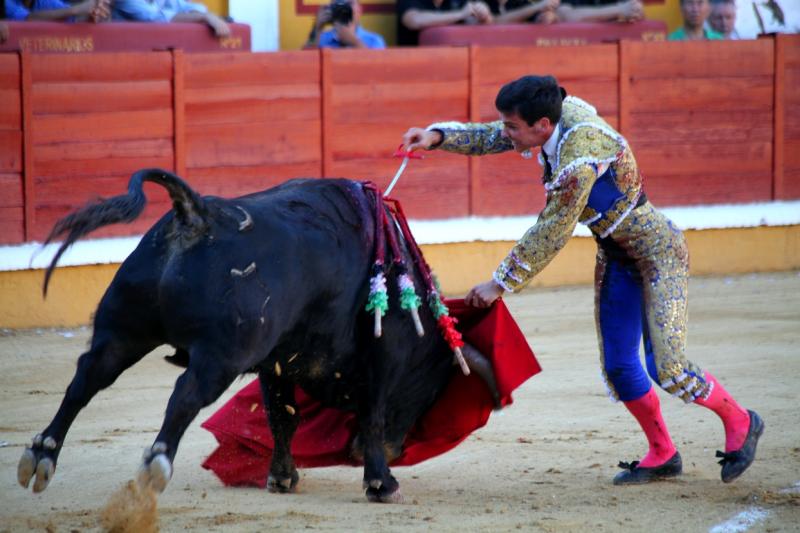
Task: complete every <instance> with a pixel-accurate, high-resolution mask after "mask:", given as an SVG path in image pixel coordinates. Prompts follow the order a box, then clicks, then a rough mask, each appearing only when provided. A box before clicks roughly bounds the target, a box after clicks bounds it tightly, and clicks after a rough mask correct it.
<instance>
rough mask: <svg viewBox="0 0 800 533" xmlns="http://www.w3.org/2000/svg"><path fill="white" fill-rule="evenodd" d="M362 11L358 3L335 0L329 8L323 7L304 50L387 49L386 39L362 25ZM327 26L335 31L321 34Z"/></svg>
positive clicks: (353, 0)
mask: <svg viewBox="0 0 800 533" xmlns="http://www.w3.org/2000/svg"><path fill="white" fill-rule="evenodd" d="M348 6H349V8H350V9H349V10H348V9H347V7H348ZM361 12H362V8H361V4H359V3H358V0H333V2H331V3H330V4H328V5H324V6H320V8H319V10H318V11H317V18H316V20H315V22H314V28H313V29H312V30H311V34H309V36H308V42H307V43H306V46H305V47H306V48H386V42H385V41H384V40H383V37H381V36H380V35H379V34H377V33H373V32H371V31H368V30H365V29H364V28H362V27H361V25H359V21H360V20H361ZM348 13H349V16H348ZM326 24H331V25H333V28H331V29H329V30H326V31H322V28H323V27H324V26H325V25H326Z"/></svg>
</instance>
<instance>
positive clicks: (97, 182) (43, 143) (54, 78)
mask: <svg viewBox="0 0 800 533" xmlns="http://www.w3.org/2000/svg"><path fill="white" fill-rule="evenodd" d="M27 57H28V58H29V60H30V66H31V67H30V70H31V89H30V92H31V95H30V100H31V109H32V113H31V121H30V127H29V130H30V133H31V136H30V139H31V141H30V142H31V148H32V149H31V154H32V158H31V165H32V169H31V170H32V180H30V182H31V185H32V188H33V190H30V191H26V197H27V200H28V202H29V203H30V204H31V207H32V213H31V219H30V220H29V222H30V224H29V227H28V232H27V239H28V240H41V239H42V238H44V237H45V236H46V235H47V233H48V232H49V231H50V228H52V226H53V224H54V223H55V221H56V220H57V219H58V218H60V217H62V216H64V215H65V214H66V213H68V212H69V211H71V210H73V209H75V208H76V207H78V206H81V205H83V204H85V203H86V202H87V201H88V200H91V199H93V198H96V197H98V196H103V197H107V196H113V195H116V194H120V193H122V192H123V191H125V190H126V188H127V182H128V179H129V178H130V175H131V173H133V172H134V171H136V170H137V169H140V168H144V167H163V168H166V169H171V168H172V167H173V154H172V138H173V129H172V56H171V55H170V53H168V52H153V53H121V54H93V55H91V56H78V55H51V54H31V55H29V56H27ZM26 127H27V125H26ZM146 194H147V195H148V200H149V202H148V207H147V208H146V211H145V216H144V217H143V218H142V219H141V220H138V221H136V222H134V223H133V224H131V225H130V226H111V227H109V228H106V229H103V230H101V231H99V232H98V233H97V235H98V236H99V235H126V234H131V233H137V232H142V231H143V230H145V229H146V228H147V227H148V226H149V225H150V224H152V222H153V221H154V220H155V218H157V217H158V216H160V215H161V214H162V213H164V212H165V211H167V210H168V209H169V204H168V198H167V197H166V195H165V194H164V193H163V189H161V188H160V187H157V186H153V185H150V184H148V185H147V186H146Z"/></svg>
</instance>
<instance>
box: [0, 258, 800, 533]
mask: <svg viewBox="0 0 800 533" xmlns="http://www.w3.org/2000/svg"><path fill="white" fill-rule="evenodd" d="M690 292H691V297H690V316H691V318H690V324H689V347H688V355H689V357H690V358H691V359H692V360H694V361H696V362H697V363H699V364H700V365H701V366H703V367H704V368H706V369H708V370H710V371H712V372H713V373H714V374H715V375H716V376H717V378H718V379H719V380H720V381H721V382H722V383H723V384H724V385H725V386H726V387H727V388H728V390H729V391H731V392H732V393H733V394H734V396H735V397H736V398H737V399H738V400H739V401H740V402H741V403H742V404H743V405H744V406H745V407H747V408H750V409H754V410H756V411H758V412H759V413H760V414H761V415H762V417H763V418H764V420H765V422H766V432H765V434H764V437H763V438H762V439H761V443H760V445H759V454H758V459H757V460H756V462H755V463H754V465H753V466H752V467H751V469H750V470H749V471H747V472H746V473H745V474H744V475H743V476H742V477H741V478H740V479H739V480H737V481H736V482H735V483H733V484H730V485H725V484H723V483H722V482H721V481H720V480H719V466H718V465H717V464H716V459H715V458H714V452H715V450H717V449H719V448H721V447H722V446H723V444H724V437H723V432H722V425H721V423H720V422H719V420H718V419H717V418H716V416H715V415H714V414H713V413H711V412H710V411H707V410H705V409H703V408H700V407H697V406H693V405H689V406H687V405H684V404H683V402H681V401H679V400H677V399H674V398H671V397H669V396H668V395H666V394H660V398H661V401H662V406H663V408H664V416H665V419H666V421H667V423H668V424H669V427H670V430H671V432H672V435H673V438H674V440H675V442H676V444H677V445H678V447H679V449H680V451H681V454H682V456H683V460H684V475H683V476H681V477H680V478H678V479H676V480H674V481H669V482H662V483H657V484H651V485H647V486H638V487H614V486H613V485H612V484H611V479H612V477H613V476H614V474H615V473H616V472H617V471H618V469H617V467H616V464H617V462H618V461H619V460H626V461H630V460H634V459H637V458H639V455H640V454H642V453H643V452H644V451H645V441H644V437H643V435H642V434H641V433H640V431H639V430H638V428H637V426H636V425H635V421H634V420H633V419H632V418H631V417H630V416H629V415H628V413H627V411H626V410H625V409H624V407H623V406H622V405H621V404H613V403H611V402H610V401H609V400H608V398H607V396H606V395H605V391H604V387H603V384H602V381H601V380H600V377H599V366H598V355H597V341H596V338H595V333H594V318H593V312H592V302H593V295H592V289H591V287H575V288H562V289H555V290H553V289H550V290H530V291H527V292H525V293H523V294H522V295H519V296H513V297H508V298H507V299H506V301H507V304H508V305H509V307H510V309H511V310H512V313H513V314H514V316H515V317H516V319H517V320H518V322H519V324H520V326H521V327H522V329H523V331H524V332H525V334H526V335H527V337H528V340H529V342H530V344H531V346H532V348H533V350H534V351H535V352H536V355H537V357H538V359H539V361H540V363H541V364H542V366H543V368H544V371H543V372H542V373H541V374H539V375H537V376H535V377H534V378H532V379H531V380H529V381H528V382H527V383H525V384H524V385H523V386H522V387H521V388H520V389H519V390H518V391H517V392H516V393H515V403H514V404H513V405H512V406H511V407H509V408H507V409H506V410H504V411H503V412H501V413H498V414H495V415H493V417H492V418H491V420H490V421H489V424H488V425H487V426H486V427H485V428H483V429H482V430H480V431H478V432H477V433H475V434H474V435H472V436H471V437H470V438H469V439H468V440H467V441H466V442H465V443H464V444H462V445H461V446H459V447H458V448H456V449H455V450H453V451H451V452H450V453H448V454H445V455H444V456H441V457H438V458H436V459H433V460H430V461H428V462H426V463H423V464H421V465H417V466H414V467H406V468H396V469H394V474H395V475H396V476H397V477H398V479H399V481H400V483H401V490H402V492H403V495H404V497H405V502H404V503H403V504H399V505H381V504H369V503H367V501H366V499H365V497H364V495H363V492H362V490H361V476H362V472H361V470H360V469H358V468H344V467H342V468H323V469H307V470H303V471H301V480H300V485H299V491H298V493H297V494H292V495H274V494H270V493H268V492H267V491H265V490H261V489H254V488H247V489H242V488H237V489H234V488H226V487H224V486H222V484H221V483H220V482H219V481H218V480H217V479H216V478H215V477H214V475H213V474H211V473H210V472H208V471H206V470H203V469H202V468H201V467H200V463H201V462H202V460H203V459H204V458H205V457H206V456H207V455H208V454H209V453H210V452H211V451H212V450H213V449H214V446H215V442H214V440H213V438H212V436H211V435H210V434H209V433H207V432H206V431H205V430H203V429H201V428H200V422H201V421H202V420H205V419H206V418H207V417H208V416H209V415H210V414H211V413H212V412H213V411H214V410H215V408H216V407H219V406H220V405H221V403H222V402H224V401H225V400H226V399H227V398H229V397H230V396H231V395H232V394H233V393H235V392H236V391H237V390H239V389H240V388H242V387H243V386H244V385H245V384H246V383H248V382H249V381H250V379H251V378H250V377H244V378H242V379H240V380H238V381H237V382H236V383H234V385H233V386H232V387H231V389H230V390H229V391H228V392H226V393H225V395H223V397H222V398H220V400H219V401H218V402H217V403H216V404H214V405H213V406H210V407H208V408H207V409H205V410H203V411H202V412H201V413H200V415H199V416H198V418H197V419H196V420H195V421H194V422H193V423H192V425H191V427H190V428H189V430H188V431H187V433H186V435H185V436H184V439H183V441H182V443H181V447H180V449H179V451H178V456H177V458H176V461H175V465H174V466H175V474H174V476H173V478H172V481H171V482H170V484H169V486H168V487H167V489H166V491H165V492H164V493H163V494H161V495H160V496H159V497H158V520H159V522H158V525H159V526H160V529H161V531H185V530H193V531H225V532H244V531H265V530H269V529H275V528H281V529H287V530H300V529H312V530H334V531H342V530H359V531H415V530H416V531H428V530H435V531H457V530H458V531H512V530H525V531H548V532H550V531H552V532H568V531H590V530H591V531H615V532H618V531H647V530H650V531H676V532H677V531H681V532H683V531H687V532H691V531H714V532H715V533H723V532H732V531H800V409H798V406H797V398H798V387H800V273H798V272H790V273H780V274H760V275H746V276H740V277H730V278H697V279H693V280H692V282H691V288H690ZM89 335H90V331H89V330H88V329H87V328H82V329H75V330H26V331H11V330H2V331H0V445H1V446H0V532H5V531H65V532H73V531H97V530H100V528H101V514H102V510H103V508H104V506H105V505H106V504H107V502H108V501H109V498H110V496H111V495H112V494H113V493H114V492H115V491H118V490H125V488H126V484H127V483H128V481H130V480H131V479H134V477H135V475H136V470H137V468H138V466H139V462H140V460H141V455H142V451H143V450H144V448H145V447H146V446H148V445H150V444H151V443H152V441H153V439H154V437H155V435H156V433H157V432H158V428H159V427H160V425H161V421H162V417H163V413H164V409H165V407H166V403H167V399H168V397H169V394H170V393H171V391H172V387H173V384H174V382H175V379H176V378H177V376H178V375H179V372H180V370H179V369H177V368H175V367H172V366H171V365H168V364H167V363H165V362H163V360H162V356H163V355H166V354H168V353H169V350H168V349H167V348H161V349H159V350H156V351H155V352H153V353H152V354H150V355H148V356H147V357H146V358H145V359H144V360H143V361H142V362H140V363H139V364H138V365H136V366H135V367H133V368H132V369H130V370H128V372H126V373H125V374H123V375H122V376H121V377H120V378H119V379H118V380H117V382H116V383H115V384H114V385H113V386H112V387H110V388H109V389H107V390H105V391H102V392H101V393H100V394H98V395H97V397H95V398H94V400H93V401H92V402H91V403H90V404H89V406H88V407H87V408H86V409H84V411H83V412H81V414H80V415H79V416H78V418H77V420H76V422H75V423H74V424H73V426H72V429H71V431H70V433H69V435H68V436H67V439H66V443H65V446H64V449H63V451H62V453H61V456H60V459H59V463H58V467H57V470H56V473H55V477H54V479H53V481H52V482H51V483H50V486H49V488H48V489H47V490H46V491H45V492H43V493H41V494H37V495H34V494H32V493H31V492H30V491H25V490H23V489H22V488H21V487H20V486H19V485H18V484H17V481H16V468H17V462H18V460H19V457H20V455H21V453H22V451H23V449H24V447H25V445H27V444H28V443H29V442H30V439H31V437H33V435H34V434H36V433H38V432H40V431H41V430H43V429H44V428H45V427H46V425H47V424H48V423H49V422H50V420H51V417H52V416H53V415H54V414H55V412H56V409H57V408H58V405H59V403H60V402H61V399H62V397H63V393H64V390H65V389H66V387H67V385H68V383H69V381H70V379H71V378H72V374H73V372H74V368H75V361H76V359H77V357H78V355H80V353H81V352H82V351H83V350H84V348H85V346H86V343H87V341H88V339H89Z"/></svg>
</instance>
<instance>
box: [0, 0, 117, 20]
mask: <svg viewBox="0 0 800 533" xmlns="http://www.w3.org/2000/svg"><path fill="white" fill-rule="evenodd" d="M109 3H110V0H83V1H82V2H79V3H77V4H72V5H70V4H68V3H66V2H63V1H62V0H4V2H3V4H4V5H3V7H4V8H5V18H8V19H11V20H65V21H66V20H90V21H92V22H102V21H104V20H108V18H109V16H110V11H109Z"/></svg>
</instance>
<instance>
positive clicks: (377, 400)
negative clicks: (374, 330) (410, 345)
mask: <svg viewBox="0 0 800 533" xmlns="http://www.w3.org/2000/svg"><path fill="white" fill-rule="evenodd" d="M376 351H377V350H376ZM377 353H378V354H380V355H379V356H375V357H373V358H372V360H371V365H370V369H369V373H368V377H367V394H366V396H365V397H363V398H362V405H361V406H360V407H359V417H358V418H359V430H360V437H361V442H362V443H363V446H364V488H365V489H366V494H367V499H368V500H369V501H371V502H383V503H398V502H400V501H402V496H401V494H400V484H399V483H398V482H397V480H396V479H395V477H394V476H393V475H392V473H391V471H390V470H389V465H388V463H387V461H386V454H385V449H384V442H385V427H386V406H387V393H386V391H387V389H390V388H391V386H392V384H393V382H394V380H393V379H392V378H391V375H392V370H394V369H393V368H391V365H389V364H388V361H387V359H388V355H387V354H384V353H382V352H381V351H377Z"/></svg>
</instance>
